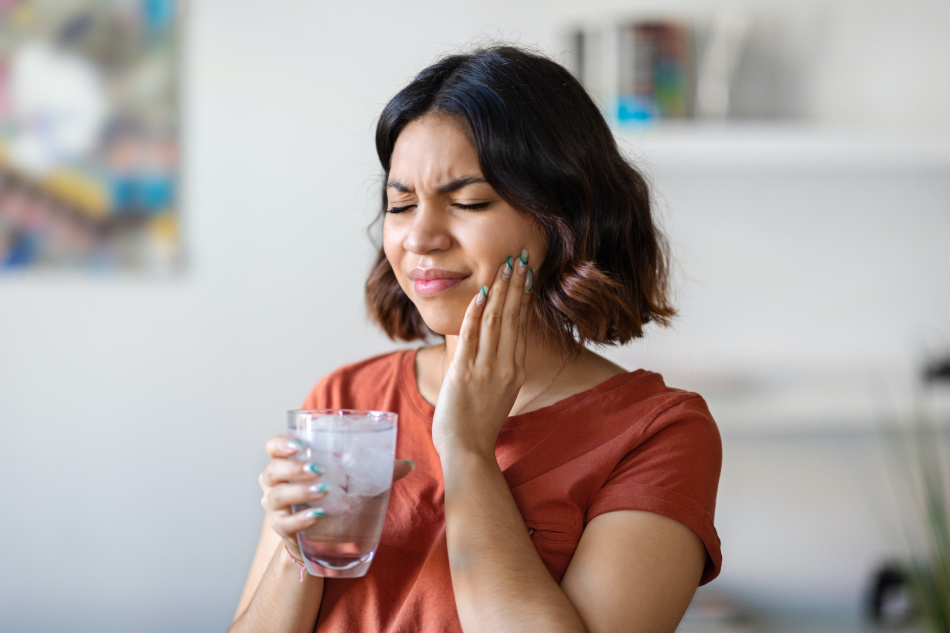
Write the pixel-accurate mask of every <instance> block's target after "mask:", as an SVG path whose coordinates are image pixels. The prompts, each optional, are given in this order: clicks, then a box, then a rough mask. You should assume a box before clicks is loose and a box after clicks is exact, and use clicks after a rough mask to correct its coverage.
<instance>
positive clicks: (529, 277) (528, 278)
mask: <svg viewBox="0 0 950 633" xmlns="http://www.w3.org/2000/svg"><path fill="white" fill-rule="evenodd" d="M532 285H534V271H533V270H531V269H530V268H529V269H528V272H527V273H526V274H525V282H524V291H525V292H531V286H532Z"/></svg>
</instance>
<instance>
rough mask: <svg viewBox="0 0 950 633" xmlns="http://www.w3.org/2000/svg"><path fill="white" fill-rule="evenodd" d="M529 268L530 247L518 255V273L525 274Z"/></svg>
mask: <svg viewBox="0 0 950 633" xmlns="http://www.w3.org/2000/svg"><path fill="white" fill-rule="evenodd" d="M527 269H528V249H524V250H523V251H521V255H519V256H518V274H519V275H523V274H525V271H526V270H527Z"/></svg>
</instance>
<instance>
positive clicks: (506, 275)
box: [501, 256, 515, 281]
mask: <svg viewBox="0 0 950 633" xmlns="http://www.w3.org/2000/svg"><path fill="white" fill-rule="evenodd" d="M514 269H515V267H514V266H513V265H512V262H511V257H510V256H509V257H508V259H506V260H505V269H504V270H503V271H501V278H502V279H504V280H505V281H508V280H509V279H511V272H512V271H513V270H514Z"/></svg>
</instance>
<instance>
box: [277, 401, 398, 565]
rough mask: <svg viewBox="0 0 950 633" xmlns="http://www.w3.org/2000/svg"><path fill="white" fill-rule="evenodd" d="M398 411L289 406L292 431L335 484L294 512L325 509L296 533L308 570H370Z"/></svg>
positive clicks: (301, 455) (302, 455)
mask: <svg viewBox="0 0 950 633" xmlns="http://www.w3.org/2000/svg"><path fill="white" fill-rule="evenodd" d="M398 417H399V416H398V415H396V414H395V413H389V412H386V411H361V410H354V409H307V410H297V411H289V412H288V413H287V424H288V429H289V432H290V435H291V436H293V437H295V438H297V439H298V440H300V442H301V443H302V444H303V450H301V451H298V453H297V455H296V456H295V459H298V460H301V461H307V462H313V463H315V464H316V465H317V466H319V467H320V469H321V470H322V471H323V475H322V479H323V481H326V482H328V483H329V484H330V489H329V491H328V492H327V495H326V496H325V497H323V498H322V499H318V500H317V501H313V502H311V503H308V504H303V505H294V506H293V511H294V512H299V511H301V510H306V509H308V508H321V509H322V510H323V512H324V515H323V517H322V518H321V519H320V520H319V521H318V522H317V524H316V525H315V526H313V527H312V528H310V529H309V530H306V531H304V532H298V533H297V543H298V545H300V551H301V553H303V556H304V562H305V563H306V564H307V571H309V572H310V574H311V575H313V576H323V577H326V578H359V577H360V576H364V575H365V574H366V572H367V570H369V566H370V563H371V562H372V561H373V556H375V554H376V548H377V547H378V546H379V537H380V535H381V534H382V531H383V521H384V520H385V519H386V508H387V506H388V505H389V490H390V488H391V487H392V481H393V460H394V458H395V455H396V421H397V419H398Z"/></svg>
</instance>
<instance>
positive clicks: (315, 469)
mask: <svg viewBox="0 0 950 633" xmlns="http://www.w3.org/2000/svg"><path fill="white" fill-rule="evenodd" d="M307 470H309V471H310V472H312V473H313V474H314V475H322V474H323V470H321V468H320V467H319V466H317V465H316V464H309V465H308V466H307Z"/></svg>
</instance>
